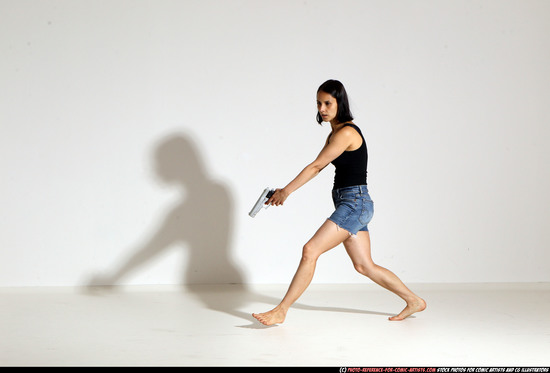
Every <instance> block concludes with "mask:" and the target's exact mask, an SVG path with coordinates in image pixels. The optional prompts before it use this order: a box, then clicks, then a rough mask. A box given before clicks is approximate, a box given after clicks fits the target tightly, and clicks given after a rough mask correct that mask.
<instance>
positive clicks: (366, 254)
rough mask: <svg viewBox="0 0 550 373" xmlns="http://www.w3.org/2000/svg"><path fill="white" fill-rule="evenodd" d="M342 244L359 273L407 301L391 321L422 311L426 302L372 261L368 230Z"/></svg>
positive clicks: (393, 275)
mask: <svg viewBox="0 0 550 373" xmlns="http://www.w3.org/2000/svg"><path fill="white" fill-rule="evenodd" d="M344 246H345V248H346V251H347V252H348V255H349V256H350V258H351V260H352V262H353V265H354V267H355V269H356V270H357V271H358V272H359V273H361V274H363V275H365V276H367V277H368V278H370V279H371V280H372V281H374V282H375V283H377V284H378V285H380V286H382V287H384V288H385V289H388V290H390V291H391V292H393V293H395V294H397V295H398V296H399V297H401V298H402V299H403V300H404V301H405V302H406V303H407V306H406V307H405V308H404V309H403V311H401V313H400V314H399V315H397V316H393V317H390V318H389V319H390V320H391V321H401V320H404V319H405V318H407V317H409V316H410V315H412V314H413V313H415V312H420V311H423V310H424V309H425V308H426V302H425V301H424V300H423V299H422V298H420V297H419V296H417V295H416V294H414V293H413V292H412V291H411V290H409V288H407V287H406V286H405V284H403V282H401V280H400V279H399V277H397V276H396V275H395V274H394V273H393V272H391V271H389V270H387V269H386V268H384V267H380V266H379V265H377V264H375V263H374V262H373V260H372V257H371V247H370V235H369V232H359V233H358V234H357V236H353V237H349V238H348V239H347V240H346V241H344Z"/></svg>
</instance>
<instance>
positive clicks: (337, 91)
mask: <svg viewBox="0 0 550 373" xmlns="http://www.w3.org/2000/svg"><path fill="white" fill-rule="evenodd" d="M319 92H325V93H328V94H329V95H331V96H332V97H334V98H335V99H336V103H337V104H338V111H337V112H336V119H337V120H338V122H339V123H345V122H349V121H352V120H353V115H351V110H350V107H349V100H348V94H347V93H346V89H345V88H344V85H343V84H342V83H340V82H339V81H338V80H332V79H331V80H327V81H326V82H324V83H323V84H321V86H320V87H319V89H318V90H317V93H319ZM317 123H319V124H321V123H323V118H321V114H319V112H317Z"/></svg>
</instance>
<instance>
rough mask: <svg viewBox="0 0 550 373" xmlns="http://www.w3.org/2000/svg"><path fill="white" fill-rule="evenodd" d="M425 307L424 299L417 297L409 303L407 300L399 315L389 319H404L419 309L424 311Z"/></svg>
mask: <svg viewBox="0 0 550 373" xmlns="http://www.w3.org/2000/svg"><path fill="white" fill-rule="evenodd" d="M425 309H426V302H425V301H424V299H422V298H417V299H415V300H414V301H412V302H410V303H409V302H407V307H405V308H404V309H403V311H401V313H400V314H399V315H397V316H393V317H390V318H389V320H390V321H401V320H405V319H406V318H407V317H409V316H410V315H412V314H413V313H416V312H421V311H424V310H425Z"/></svg>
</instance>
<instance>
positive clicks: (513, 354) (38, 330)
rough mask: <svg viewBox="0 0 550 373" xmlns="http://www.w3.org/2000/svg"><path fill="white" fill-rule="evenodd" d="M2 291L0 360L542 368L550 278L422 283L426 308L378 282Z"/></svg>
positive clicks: (548, 350) (549, 352) (547, 349)
mask: <svg viewBox="0 0 550 373" xmlns="http://www.w3.org/2000/svg"><path fill="white" fill-rule="evenodd" d="M286 287H287V286H286V285H255V286H253V287H243V286H239V285H196V286H187V287H174V286H134V287H115V288H108V287H107V288H105V287H95V288H1V289H0V335H1V338H0V366H362V367H365V366H382V367H388V366H400V367H402V366H423V367H425V366H436V367H440V366H446V367H449V366H458V367H465V366H470V367H473V366H475V367H478V366H484V367H487V366H497V367H504V366H522V367H523V366H544V367H548V366H549V365H550V317H549V315H550V284H549V283H543V284H418V285H414V284H412V285H410V287H411V288H412V290H414V291H415V292H416V293H418V294H419V295H420V296H422V297H423V298H425V299H426V301H427V303H428V308H427V309H426V311H424V312H422V313H419V314H417V315H416V316H415V317H412V318H409V319H407V320H405V321H402V322H390V321H388V320H387V319H388V317H389V316H392V315H394V314H396V313H398V312H399V311H400V310H401V309H402V308H403V306H404V304H403V303H402V301H401V300H400V299H399V298H397V297H396V296H394V295H393V294H391V293H389V292H387V291H386V290H383V289H382V288H379V287H377V286H376V285H373V284H365V285H358V284H333V285H327V284H312V285H311V286H310V288H309V289H308V290H307V292H306V293H305V294H304V295H303V297H302V298H301V299H300V300H299V302H298V303H297V304H296V305H295V306H294V308H292V309H291V311H290V312H289V314H288V315H287V320H286V321H285V323H284V324H282V325H277V326H272V327H265V326H262V325H260V324H258V323H257V322H255V320H254V319H253V318H252V317H251V315H250V314H251V313H252V312H262V311H266V310H268V309H271V308H272V307H273V305H274V304H276V303H277V302H278V300H279V299H280V298H281V296H283V295H284V292H285V291H286Z"/></svg>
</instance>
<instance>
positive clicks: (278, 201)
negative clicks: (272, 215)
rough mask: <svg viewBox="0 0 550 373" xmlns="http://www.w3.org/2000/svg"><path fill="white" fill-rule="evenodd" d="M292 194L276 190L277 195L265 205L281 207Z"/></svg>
mask: <svg viewBox="0 0 550 373" xmlns="http://www.w3.org/2000/svg"><path fill="white" fill-rule="evenodd" d="M289 195H290V193H288V192H286V191H285V190H284V189H275V193H273V195H272V196H271V198H270V199H268V200H267V202H266V203H265V204H266V205H272V206H281V205H282V204H283V203H284V202H285V201H286V199H287V198H288V196H289Z"/></svg>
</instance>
